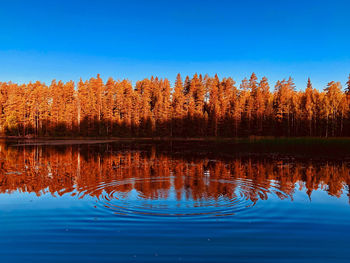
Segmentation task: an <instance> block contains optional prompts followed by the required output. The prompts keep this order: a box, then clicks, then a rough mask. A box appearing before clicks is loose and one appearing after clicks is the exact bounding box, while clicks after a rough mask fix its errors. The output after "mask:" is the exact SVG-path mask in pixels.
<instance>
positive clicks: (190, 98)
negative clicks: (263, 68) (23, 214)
mask: <svg viewBox="0 0 350 263" xmlns="http://www.w3.org/2000/svg"><path fill="white" fill-rule="evenodd" d="M0 131H1V132H2V133H3V134H5V135H14V136H116V137H125V136H133V137H138V136H139V137H152V136H164V137H205V136H215V137H216V136H220V137H234V136H249V135H259V136H264V135H271V136H322V137H328V136H350V75H349V80H348V82H347V87H346V88H345V90H344V91H343V90H342V86H341V84H340V82H334V81H332V82H329V83H328V84H327V86H326V87H325V89H324V90H322V91H319V90H317V89H315V88H313V87H312V83H311V81H310V79H308V82H307V85H306V89H305V90H304V91H297V90H296V89H295V85H294V83H293V80H292V78H289V79H288V80H285V79H284V80H281V81H277V83H276V84H275V86H274V89H272V88H270V85H269V83H268V80H267V78H266V77H263V78H261V79H258V78H257V76H256V75H255V74H254V73H253V74H252V75H251V76H250V78H249V79H243V81H242V82H241V83H240V84H239V85H236V83H235V81H234V80H233V79H232V78H223V79H219V78H218V76H217V75H215V76H214V77H209V76H207V75H206V76H204V77H203V76H202V75H197V74H195V75H194V76H193V77H192V78H190V77H189V76H187V77H186V78H185V79H184V80H183V79H182V78H181V76H180V74H178V76H177V78H176V81H175V85H174V87H171V85H170V82H169V81H168V80H167V79H159V78H157V77H156V78H154V77H152V78H151V79H144V80H141V81H138V82H136V85H135V86H134V87H133V86H132V84H131V82H130V81H128V80H122V81H116V80H113V79H112V78H110V79H108V81H107V82H106V83H104V82H103V80H102V79H101V78H100V76H99V75H97V77H96V78H91V79H89V80H87V81H82V80H80V81H79V82H78V83H77V85H75V83H74V82H73V81H69V82H66V83H63V82H62V81H58V82H57V81H56V80H53V81H52V83H51V84H50V85H49V86H47V85H45V84H44V83H42V82H39V81H37V82H35V83H29V84H23V85H19V84H15V83H11V82H0Z"/></svg>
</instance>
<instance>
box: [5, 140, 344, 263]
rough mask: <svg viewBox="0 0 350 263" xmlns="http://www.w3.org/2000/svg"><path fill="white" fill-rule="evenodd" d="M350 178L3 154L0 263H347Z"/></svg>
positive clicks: (255, 162)
mask: <svg viewBox="0 0 350 263" xmlns="http://www.w3.org/2000/svg"><path fill="white" fill-rule="evenodd" d="M193 150H195V149H193ZM207 156H209V155H207ZM349 172H350V162H347V161H334V160H333V161H328V162H327V161H322V162H320V161H318V162H316V161H311V160H306V161H297V160H295V159H293V158H283V159H281V158H280V159H276V158H274V159H271V158H268V157H264V158H257V157H256V156H255V157H254V158H249V157H232V158H220V157H219V156H217V157H215V155H214V157H213V154H211V155H210V158H209V157H203V155H199V154H197V155H195V154H190V153H189V152H188V151H186V154H185V153H184V154H182V153H181V151H180V152H179V151H177V152H172V151H171V150H169V151H163V150H159V149H157V148H156V147H154V146H151V145H148V146H147V145H143V146H132V145H129V146H127V147H124V146H121V145H116V144H99V145H98V144H97V145H96V144H95V145H61V146H45V145H41V146H13V145H12V146H8V145H5V144H4V143H2V144H0V262H23V261H25V260H27V262H177V261H179V262H350V205H349V197H350V195H349V185H350V174H349Z"/></svg>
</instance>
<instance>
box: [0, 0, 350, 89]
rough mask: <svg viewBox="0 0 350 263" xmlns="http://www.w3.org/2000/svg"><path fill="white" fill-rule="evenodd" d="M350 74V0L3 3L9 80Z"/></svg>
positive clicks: (3, 67) (2, 42)
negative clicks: (181, 75) (179, 74)
mask: <svg viewBox="0 0 350 263" xmlns="http://www.w3.org/2000/svg"><path fill="white" fill-rule="evenodd" d="M178 72H180V73H181V74H183V75H186V74H193V73H195V72H198V73H202V74H205V73H208V74H210V75H213V74H215V73H218V74H219V76H220V77H225V76H232V77H233V78H234V79H235V80H236V81H237V82H240V81H241V79H242V78H243V77H245V76H249V75H250V74H251V73H252V72H255V73H256V74H257V75H258V77H262V76H263V75H266V76H267V77H268V79H269V81H270V85H271V86H274V84H275V81H276V80H277V79H282V78H287V77H288V76H289V75H291V76H292V77H293V78H294V80H295V82H296V84H297V88H298V89H304V87H305V84H306V79H307V77H309V76H310V77H311V80H312V81H313V83H314V87H316V88H318V89H323V88H324V86H325V85H326V84H327V82H329V81H331V80H336V81H341V82H342V84H344V83H345V82H346V79H347V76H348V74H349V73H350V1H347V0H344V1H337V0H332V1H323V0H315V1H312V0H309V1H308V0H304V1H299V0H279V1H277V0H276V1H272V0H250V1H247V0H245V1H243V0H242V1H233V0H231V1H219V0H216V1H205V0H202V1H190V0H187V1H182V0H176V1H175V0H174V1H167V0H163V1H152V0H143V1H132V0H124V1H117V0H116V1H102V0H100V1H88V0H84V1H74V0H71V1H54V0H51V1H47V0H46V1H34V0H31V1H16V0H11V1H2V2H1V7H0V81H10V80H11V81H14V82H20V83H22V82H28V81H34V80H42V81H45V82H46V83H49V82H50V81H51V80H52V79H54V78H55V79H62V80H64V81H68V80H70V79H72V80H74V81H77V80H79V78H80V77H82V78H83V79H86V78H89V77H92V76H95V75H96V74H97V73H100V74H101V76H102V77H103V79H104V80H106V79H107V78H108V77H109V76H112V77H113V78H115V79H122V78H128V79H130V80H132V81H133V83H134V82H135V80H138V79H142V78H144V77H150V76H151V75H157V76H159V77H168V78H169V79H170V80H171V81H173V80H174V79H175V76H176V74H177V73H178Z"/></svg>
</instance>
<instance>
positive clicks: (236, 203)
mask: <svg viewBox="0 0 350 263" xmlns="http://www.w3.org/2000/svg"><path fill="white" fill-rule="evenodd" d="M181 179H182V182H183V183H182V184H179V182H177V181H178V180H177V178H176V176H168V177H155V178H153V177H148V178H131V179H130V178H129V179H125V180H113V181H111V182H102V183H99V184H96V186H95V187H90V188H87V189H84V190H83V191H80V196H81V197H83V196H85V195H90V196H95V197H96V198H97V202H96V208H98V209H102V210H104V211H106V212H112V213H115V214H118V215H122V216H127V217H145V216H147V217H155V216H156V217H206V216H207V217H208V216H229V215H235V214H238V213H244V212H246V211H248V210H249V209H251V208H252V207H253V206H254V205H255V204H256V203H257V202H258V201H259V200H266V199H267V198H268V196H269V195H277V196H278V197H279V198H281V197H282V198H283V197H288V195H287V194H285V193H283V192H282V191H280V190H278V189H277V185H276V184H275V183H274V182H273V181H266V182H265V183H263V184H262V183H260V184H259V183H256V182H255V181H254V180H251V179H247V178H235V179H231V178H230V179H217V178H210V177H209V178H208V177H205V176H204V177H200V178H194V177H191V176H188V177H186V178H181ZM80 190H82V189H80Z"/></svg>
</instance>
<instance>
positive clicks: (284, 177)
mask: <svg viewBox="0 0 350 263" xmlns="http://www.w3.org/2000/svg"><path fill="white" fill-rule="evenodd" d="M104 150H106V151H107V152H108V153H109V154H103V153H99V152H96V151H95V150H94V148H91V149H90V148H82V149H78V147H77V146H68V147H64V148H63V149H59V148H50V147H31V148H29V147H22V148H18V149H14V148H4V147H1V148H0V192H1V193H10V192H12V191H15V190H18V191H21V192H34V193H36V194H37V195H41V194H43V193H47V192H49V193H51V194H53V195H63V194H65V193H72V194H79V195H80V196H84V195H90V196H95V197H99V196H100V195H101V194H102V193H103V191H105V192H106V193H107V194H113V193H114V192H120V193H128V192H130V191H131V190H136V191H138V192H139V193H140V194H141V196H142V197H143V198H149V199H158V198H167V197H168V196H169V193H170V190H171V189H172V188H173V189H174V192H175V195H176V198H177V199H189V198H192V199H194V200H200V199H209V198H211V199H218V198H220V197H228V198H232V197H234V196H235V195H237V192H236V189H237V188H238V187H239V189H240V191H239V192H240V193H244V197H245V198H248V199H250V200H251V201H253V202H256V201H257V200H259V199H267V198H268V193H269V192H274V194H275V195H277V196H279V197H280V198H286V197H291V198H292V197H293V193H294V189H295V187H297V188H299V189H300V190H303V189H305V191H306V193H307V194H308V195H309V196H311V193H312V191H314V190H317V189H323V190H324V191H327V192H328V193H329V194H330V195H333V196H336V197H339V196H340V195H341V194H342V193H343V191H348V192H349V185H350V175H349V171H350V169H349V167H348V166H347V165H346V163H323V164H320V163H316V162H286V161H276V160H267V159H252V158H236V159H232V160H210V159H205V158H196V157H193V158H191V157H188V156H186V157H179V156H176V157H174V156H170V155H167V154H161V153H159V152H156V151H155V150H154V149H153V150H151V151H130V150H127V151H119V152H118V151H112V149H104ZM106 151H104V152H106ZM348 195H349V194H348Z"/></svg>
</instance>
